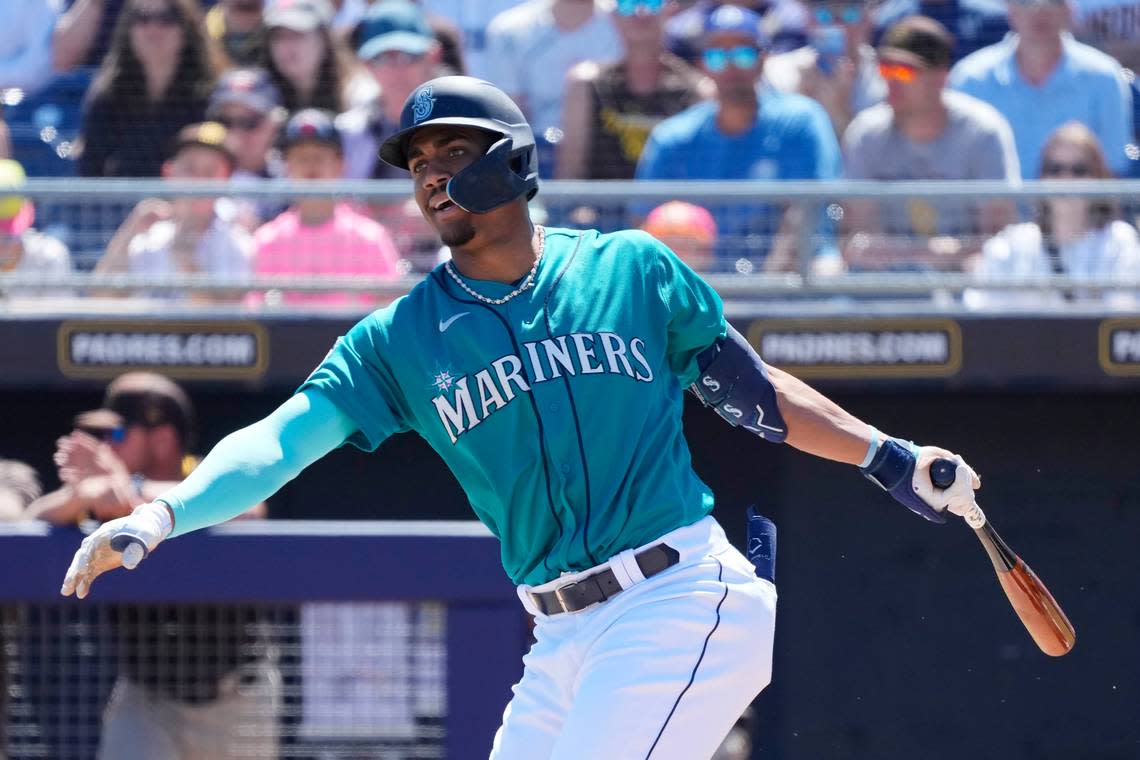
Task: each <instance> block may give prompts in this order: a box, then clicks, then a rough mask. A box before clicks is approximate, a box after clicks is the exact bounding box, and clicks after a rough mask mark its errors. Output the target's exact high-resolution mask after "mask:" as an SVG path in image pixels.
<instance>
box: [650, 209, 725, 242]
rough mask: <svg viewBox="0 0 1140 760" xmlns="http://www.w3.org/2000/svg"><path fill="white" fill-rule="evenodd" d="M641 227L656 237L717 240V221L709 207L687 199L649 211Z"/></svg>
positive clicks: (702, 240) (704, 240)
mask: <svg viewBox="0 0 1140 760" xmlns="http://www.w3.org/2000/svg"><path fill="white" fill-rule="evenodd" d="M641 228H642V229H643V230H645V231H646V232H648V233H649V234H650V235H653V236H654V237H658V238H660V237H672V236H677V237H687V238H692V239H694V240H697V241H699V242H701V243H712V242H713V241H714V240H716V221H715V220H714V219H713V215H712V214H710V213H709V212H708V209H705V208H703V207H702V206H697V205H695V204H692V203H687V202H685V201H668V202H667V203H662V204H661V205H660V206H658V207H657V208H655V209H653V210H652V211H650V212H649V216H647V217H646V218H645V223H644V224H642V225H641Z"/></svg>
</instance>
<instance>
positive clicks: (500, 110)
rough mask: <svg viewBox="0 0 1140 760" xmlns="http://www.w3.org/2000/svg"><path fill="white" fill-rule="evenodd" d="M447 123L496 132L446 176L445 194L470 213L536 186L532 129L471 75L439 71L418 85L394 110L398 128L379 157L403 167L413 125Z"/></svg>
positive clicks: (491, 88) (502, 97) (510, 105)
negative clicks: (478, 151) (462, 165)
mask: <svg viewBox="0 0 1140 760" xmlns="http://www.w3.org/2000/svg"><path fill="white" fill-rule="evenodd" d="M441 124H450V125H455V126H461V127H475V128H477V129H482V130H484V131H487V132H492V133H494V134H496V135H498V136H499V139H498V140H497V141H495V143H493V144H492V145H491V147H490V148H488V149H487V152H486V153H485V154H484V155H483V156H482V157H481V158H479V159H476V160H475V162H474V163H472V164H470V165H469V166H467V167H465V168H464V169H463V170H462V171H459V172H457V173H456V174H455V176H453V177H452V178H451V179H450V180H448V182H447V196H448V197H449V198H451V200H452V201H453V202H454V203H455V205H457V206H459V207H460V208H462V209H464V210H466V211H470V212H471V213H473V214H485V213H487V212H488V211H491V210H492V209H496V208H498V207H499V206H502V205H503V204H504V203H509V202H511V201H513V200H514V199H515V198H518V197H520V196H522V195H526V199H527V200H530V199H531V198H533V197H534V194H535V193H537V192H538V151H537V150H536V148H535V144H534V133H533V132H532V131H531V129H530V125H529V124H527V123H526V117H525V116H523V113H522V111H521V110H519V107H518V106H517V105H515V103H514V101H513V100H511V99H510V98H509V97H507V95H506V94H505V93H504V92H503V91H502V90H500V89H499V88H497V87H495V86H494V85H493V84H491V83H490V82H484V81H483V80H482V79H475V78H474V77H439V78H438V79H432V80H431V81H430V82H425V83H424V84H422V85H420V86H419V87H417V88H416V89H415V91H413V92H412V94H411V95H409V96H408V100H407V101H406V102H405V103H404V110H403V111H401V112H400V131H399V132H397V133H396V134H394V135H392V136H391V137H389V138H388V139H387V140H385V141H384V144H383V145H382V146H380V158H381V159H383V160H384V161H385V163H388V164H391V165H392V166H395V167H397V168H400V169H407V168H408V143H409V142H410V141H411V139H412V135H413V134H415V132H416V130H417V129H420V128H421V127H428V126H438V125H441Z"/></svg>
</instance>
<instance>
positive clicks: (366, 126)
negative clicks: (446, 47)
mask: <svg viewBox="0 0 1140 760" xmlns="http://www.w3.org/2000/svg"><path fill="white" fill-rule="evenodd" d="M358 36H359V38H360V47H359V49H358V50H357V51H356V55H357V57H358V58H360V60H361V61H363V62H364V65H365V67H366V68H367V69H368V71H369V72H370V73H371V74H372V76H373V78H374V79H375V80H376V84H377V85H378V86H379V94H378V95H377V97H376V98H375V99H374V100H373V101H371V102H369V103H367V104H365V105H362V106H358V107H357V108H354V109H352V110H351V111H349V112H347V113H345V114H343V115H342V116H341V117H340V118H339V119H338V120H337V126H338V128H339V129H340V130H341V132H342V133H343V136H344V149H345V161H344V164H345V176H346V177H350V178H353V179H367V178H371V179H393V178H396V179H406V178H407V176H408V172H407V171H405V170H398V169H395V168H394V167H391V166H389V165H388V164H386V163H384V162H383V161H381V160H379V150H380V144H381V143H382V142H384V140H386V139H387V138H388V137H389V136H391V135H393V134H395V133H396V132H397V131H398V130H399V125H400V111H401V110H402V109H403V107H404V101H405V100H407V99H408V96H409V95H411V94H412V91H413V90H414V89H415V88H417V87H419V86H420V85H421V84H423V83H424V82H426V81H427V80H429V79H433V78H435V77H437V76H443V75H445V74H452V73H461V72H454V71H447V70H444V69H443V67H442V66H441V64H440V60H441V52H442V51H441V48H440V45H439V43H438V42H437V41H436V38H435V36H434V35H433V34H432V31H431V27H430V26H428V22H427V17H426V16H425V15H424V12H423V11H422V10H421V9H420V8H419V7H418V6H416V5H415V4H414V3H411V2H407V0H385V2H381V3H376V4H375V5H373V6H371V7H370V8H369V9H368V12H367V13H366V14H365V16H364V20H363V21H362V22H361V24H360V29H359V32H358Z"/></svg>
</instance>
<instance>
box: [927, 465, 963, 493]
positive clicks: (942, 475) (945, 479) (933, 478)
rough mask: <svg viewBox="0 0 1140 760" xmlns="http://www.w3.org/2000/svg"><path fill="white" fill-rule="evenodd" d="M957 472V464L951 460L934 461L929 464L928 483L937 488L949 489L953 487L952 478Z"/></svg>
mask: <svg viewBox="0 0 1140 760" xmlns="http://www.w3.org/2000/svg"><path fill="white" fill-rule="evenodd" d="M957 470H958V463H957V462H955V461H954V460H952V459H935V460H934V461H933V462H931V463H930V482H931V483H933V484H934V485H935V486H937V487H938V488H949V487H950V486H952V485H954V477H955V474H956V473H957Z"/></svg>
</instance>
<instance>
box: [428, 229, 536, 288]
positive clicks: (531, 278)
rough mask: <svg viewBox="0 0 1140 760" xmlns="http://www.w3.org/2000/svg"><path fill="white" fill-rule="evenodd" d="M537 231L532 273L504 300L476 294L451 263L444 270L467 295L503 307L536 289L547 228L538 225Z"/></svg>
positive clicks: (445, 263) (448, 262)
mask: <svg viewBox="0 0 1140 760" xmlns="http://www.w3.org/2000/svg"><path fill="white" fill-rule="evenodd" d="M535 229H536V230H537V231H538V253H536V254H535V256H534V266H532V267H531V268H530V272H528V273H527V276H526V278H525V279H523V281H522V283H521V284H520V285H519V286H518V287H517V288H515V289H514V290H512V291H511V292H510V293H507V294H506V295H505V296H503V297H502V298H487V296H485V295H483V294H481V293H476V292H475V291H474V290H473V289H472V287H471V286H470V285H468V284H467V283H466V282H464V281H463V278H462V277H460V276H459V275H458V274H456V273H455V269H454V268H453V267H452V266H451V261H446V262H444V264H443V268H444V269H446V270H447V273H448V274H449V275H451V279H453V280H455V284H456V285H458V286H459V287H461V288H463V289H464V290H465V291H467V294H468V295H469V296H471V297H472V298H474V299H475V300H477V301H481V302H482V303H486V304H491V305H492V306H502V305H503V304H505V303H506V302H507V301H509V300H511V299H512V298H514V297H515V296H517V295H518V294H519V293H523V292H526V291H527V290H530V289H531V288H532V287H534V276H535V274H537V273H538V262H540V261H542V254H543V252H544V251H545V250H546V228H545V227H543V226H541V225H536V227H535Z"/></svg>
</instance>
